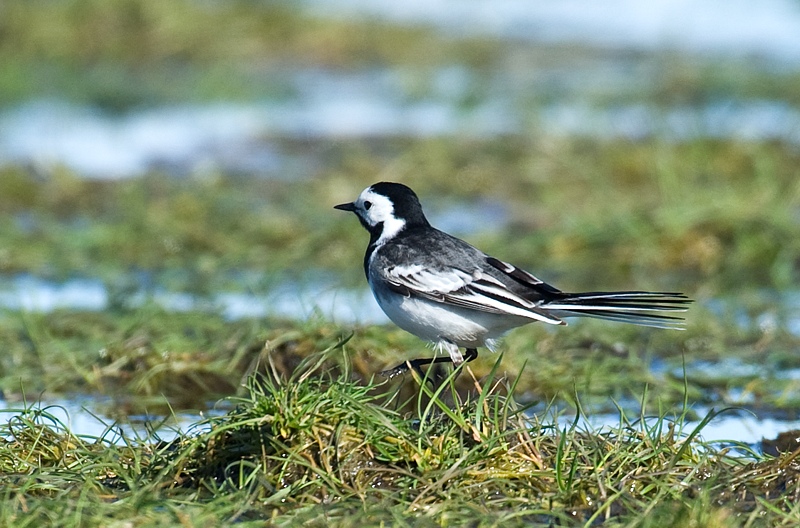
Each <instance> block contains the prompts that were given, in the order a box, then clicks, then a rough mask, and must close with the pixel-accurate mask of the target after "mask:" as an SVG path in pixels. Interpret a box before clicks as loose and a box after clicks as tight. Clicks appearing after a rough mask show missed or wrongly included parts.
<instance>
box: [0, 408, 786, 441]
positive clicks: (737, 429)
mask: <svg viewBox="0 0 800 528" xmlns="http://www.w3.org/2000/svg"><path fill="white" fill-rule="evenodd" d="M107 406H108V402H105V401H103V400H102V399H98V398H92V397H89V396H76V397H73V398H67V399H55V400H43V401H38V402H34V403H26V404H23V403H21V402H6V401H4V400H2V399H0V420H4V421H7V420H9V419H11V418H13V417H14V416H16V415H20V413H22V412H23V410H26V411H30V410H31V409H33V410H42V411H44V413H45V414H44V415H43V416H41V417H40V420H41V421H42V423H47V424H49V425H51V426H56V427H62V426H63V427H65V428H66V429H67V430H69V431H71V432H72V433H73V434H75V435H81V436H86V437H89V438H99V437H102V438H104V439H105V440H106V441H110V442H115V443H122V441H123V438H127V439H132V438H133V439H139V440H141V441H145V440H147V439H154V438H158V439H161V440H166V441H169V440H172V439H174V438H175V437H176V436H177V435H178V434H181V433H199V432H202V431H206V430H207V428H206V426H205V425H202V424H201V425H198V422H200V421H201V420H203V419H204V418H206V417H208V416H209V415H219V414H222V413H223V411H222V410H218V409H217V410H215V409H212V410H210V411H205V412H203V413H200V412H181V413H178V414H175V415H173V416H169V417H163V416H129V417H127V418H126V419H125V420H124V421H116V420H114V419H112V418H110V417H108V416H105V415H104V414H103V411H102V409H103V408H104V407H107ZM707 412H708V410H704V411H703V412H702V413H699V414H701V415H705V414H706V413H707ZM28 416H30V415H28ZM539 420H540V421H541V422H542V423H545V424H549V423H555V424H556V425H557V426H558V427H559V428H560V429H564V428H570V427H572V426H573V424H574V423H575V416H574V415H570V414H568V413H561V414H558V415H557V416H553V415H548V414H542V415H540V416H539ZM627 420H628V421H629V422H630V423H632V424H633V425H634V426H636V424H637V422H638V420H639V418H638V416H637V415H635V414H631V413H628V414H627ZM647 420H648V423H649V424H652V423H655V421H656V419H655V418H648V419H647ZM699 423H700V421H699V420H687V421H685V422H683V429H682V432H683V434H689V433H691V432H692V431H693V430H694V429H695V428H696V427H697V426H698V425H699ZM619 427H620V415H619V413H598V414H590V415H589V416H588V417H587V416H581V417H580V418H579V419H578V420H577V428H578V429H579V430H585V431H590V432H600V431H614V430H616V429H618V428H619ZM795 429H800V420H780V419H776V418H773V417H761V418H760V417H758V416H756V415H755V414H752V413H748V412H743V411H739V412H726V413H723V414H720V415H718V416H716V417H715V418H714V419H712V420H711V421H710V422H709V423H708V424H707V425H705V426H704V427H703V428H702V430H701V432H700V435H699V437H700V438H701V439H702V440H704V441H706V442H714V443H720V444H728V443H742V444H746V445H748V446H750V447H751V448H752V449H753V450H754V451H756V452H759V451H760V450H761V441H762V440H763V439H773V438H775V437H777V436H778V435H779V434H780V433H782V432H786V431H790V430H795Z"/></svg>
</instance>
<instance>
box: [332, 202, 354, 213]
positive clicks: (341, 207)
mask: <svg viewBox="0 0 800 528" xmlns="http://www.w3.org/2000/svg"><path fill="white" fill-rule="evenodd" d="M333 208H334V209H339V210H340V211H350V212H351V213H352V212H355V210H356V204H354V203H353V202H350V203H343V204H339V205H334V206H333Z"/></svg>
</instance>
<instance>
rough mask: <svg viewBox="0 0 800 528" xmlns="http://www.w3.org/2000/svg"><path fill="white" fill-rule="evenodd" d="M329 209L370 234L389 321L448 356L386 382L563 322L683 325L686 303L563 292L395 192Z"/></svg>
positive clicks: (652, 296) (381, 187) (373, 275)
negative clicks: (520, 330) (354, 219)
mask: <svg viewBox="0 0 800 528" xmlns="http://www.w3.org/2000/svg"><path fill="white" fill-rule="evenodd" d="M335 208H336V209H341V210H343V211H352V212H353V213H355V214H356V216H358V219H359V220H360V221H361V225H363V226H364V228H365V229H366V230H367V231H369V246H368V247H367V253H366V255H364V270H365V272H366V274H367V281H368V282H369V285H370V288H372V293H373V294H374V295H375V299H376V300H377V301H378V304H379V305H380V307H381V308H382V309H383V311H384V312H386V315H388V316H389V319H391V320H392V321H394V323H395V324H396V325H397V326H399V327H400V328H402V329H403V330H406V331H408V332H410V333H412V334H414V335H416V336H418V337H420V338H422V339H425V340H427V341H431V342H433V343H434V344H435V346H436V348H437V349H438V350H446V351H447V352H448V354H449V357H444V356H442V357H436V358H420V359H415V360H412V361H408V362H404V363H401V364H400V365H398V366H396V367H394V368H392V369H389V370H385V371H383V372H382V373H381V374H383V375H385V376H388V377H393V376H396V375H397V374H400V373H402V372H405V371H407V370H408V368H409V366H410V367H411V368H413V369H415V370H417V371H418V372H419V371H420V367H421V366H422V365H428V364H430V363H442V362H452V363H453V365H454V366H455V367H458V366H459V365H461V364H462V363H463V362H465V361H472V360H473V359H475V358H476V357H478V351H477V348H478V347H480V346H485V347H488V348H489V349H492V348H493V347H494V345H495V343H496V340H497V339H498V338H499V337H501V336H502V335H503V334H505V333H506V332H508V331H509V330H511V329H512V328H516V327H518V326H522V325H524V324H528V323H531V322H533V321H542V322H545V323H550V324H558V325H563V324H566V323H565V322H564V321H563V319H562V317H570V316H578V317H597V318H600V319H608V320H611V321H620V322H624V323H632V324H637V325H643V326H653V327H657V328H680V327H681V326H682V321H683V319H682V318H680V317H676V316H674V315H672V313H674V312H682V311H686V305H687V304H688V303H691V302H692V301H691V300H690V299H688V298H687V297H686V296H685V295H684V294H682V293H667V292H647V291H621V292H587V293H565V292H562V291H561V290H558V289H557V288H554V287H553V286H550V285H549V284H547V283H545V282H543V281H542V280H540V279H537V278H536V277H534V276H533V275H531V274H530V273H528V272H527V271H524V270H522V269H520V268H517V267H516V266H513V265H511V264H508V263H506V262H503V261H502V260H498V259H496V258H494V257H490V256H489V255H487V254H486V253H484V252H482V251H481V250H479V249H477V248H475V247H473V246H471V245H470V244H468V243H466V242H464V241H463V240H460V239H458V238H456V237H454V236H451V235H448V234H447V233H444V232H442V231H439V230H438V229H436V228H434V227H432V226H431V224H430V223H429V222H428V220H427V219H426V218H425V214H424V213H423V212H422V206H421V205H420V203H419V199H418V198H417V195H416V194H415V193H414V191H412V190H411V189H409V188H408V187H406V186H405V185H402V184H399V183H391V182H381V183H376V184H374V185H372V186H370V187H367V188H366V189H364V191H363V192H362V193H361V195H360V196H359V197H358V199H357V200H356V201H354V202H350V203H344V204H340V205H337V206H335ZM664 312H666V313H664ZM459 347H463V348H465V349H466V352H465V355H462V354H461V352H460V351H459Z"/></svg>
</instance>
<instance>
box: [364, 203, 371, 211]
mask: <svg viewBox="0 0 800 528" xmlns="http://www.w3.org/2000/svg"><path fill="white" fill-rule="evenodd" d="M370 207H372V202H364V209H366V210H367V211H369V208H370Z"/></svg>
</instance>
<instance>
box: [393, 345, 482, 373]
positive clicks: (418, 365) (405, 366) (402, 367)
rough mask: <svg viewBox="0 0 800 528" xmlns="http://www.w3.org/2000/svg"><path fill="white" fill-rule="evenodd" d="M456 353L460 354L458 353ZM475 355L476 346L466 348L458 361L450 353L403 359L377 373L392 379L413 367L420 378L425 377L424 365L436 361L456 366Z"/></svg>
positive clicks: (476, 352)
mask: <svg viewBox="0 0 800 528" xmlns="http://www.w3.org/2000/svg"><path fill="white" fill-rule="evenodd" d="M456 350H458V349H457V348H456ZM458 355H459V356H461V354H458ZM476 357H478V349H477V348H468V349H466V350H465V355H464V356H463V358H462V360H461V361H460V362H458V363H457V362H456V361H455V360H454V358H453V357H452V354H451V355H450V357H445V356H439V357H434V358H418V359H411V360H408V361H404V362H402V363H400V364H399V365H397V366H396V367H393V368H390V369H386V370H382V371H381V372H380V373H379V375H381V376H383V377H385V378H389V379H392V378H393V377H395V376H398V375H400V374H405V373H406V372H408V371H409V370H411V369H413V370H415V371H417V374H419V375H420V377H421V378H424V377H425V373H424V372H422V367H424V366H425V365H432V364H433V365H435V364H437V363H452V364H453V366H454V367H456V368H457V367H458V366H459V365H461V364H462V363H468V362H470V361H472V360H473V359H475V358H476Z"/></svg>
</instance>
